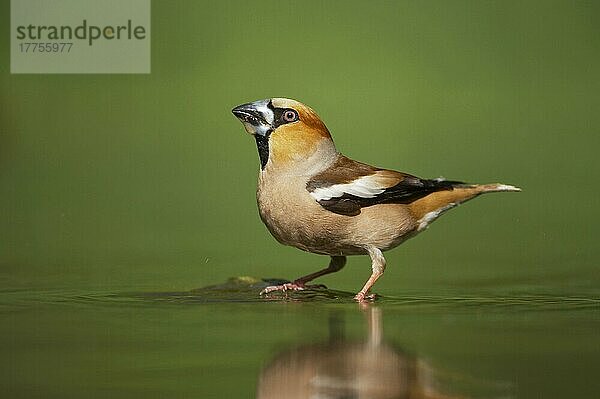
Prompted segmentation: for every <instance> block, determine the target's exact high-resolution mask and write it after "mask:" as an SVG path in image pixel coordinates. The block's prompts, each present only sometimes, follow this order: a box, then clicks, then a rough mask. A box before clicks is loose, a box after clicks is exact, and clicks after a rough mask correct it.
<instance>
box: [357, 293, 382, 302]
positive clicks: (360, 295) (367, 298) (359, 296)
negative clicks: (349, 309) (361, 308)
mask: <svg viewBox="0 0 600 399" xmlns="http://www.w3.org/2000/svg"><path fill="white" fill-rule="evenodd" d="M375 298H377V294H365V293H364V292H359V293H358V294H356V295H355V296H354V300H355V301H356V302H358V303H364V302H367V301H373V300H375Z"/></svg>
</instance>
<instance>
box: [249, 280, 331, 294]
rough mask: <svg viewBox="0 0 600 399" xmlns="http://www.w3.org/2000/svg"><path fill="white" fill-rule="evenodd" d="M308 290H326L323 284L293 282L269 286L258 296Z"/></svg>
mask: <svg viewBox="0 0 600 399" xmlns="http://www.w3.org/2000/svg"><path fill="white" fill-rule="evenodd" d="M307 288H310V289H313V288H327V287H325V286H324V285H323V284H315V285H305V284H303V283H300V282H293V283H285V284H281V285H270V286H268V287H266V288H264V289H263V290H262V291H261V292H260V294H259V295H265V294H268V293H271V292H274V291H283V292H286V291H304V290H305V289H307Z"/></svg>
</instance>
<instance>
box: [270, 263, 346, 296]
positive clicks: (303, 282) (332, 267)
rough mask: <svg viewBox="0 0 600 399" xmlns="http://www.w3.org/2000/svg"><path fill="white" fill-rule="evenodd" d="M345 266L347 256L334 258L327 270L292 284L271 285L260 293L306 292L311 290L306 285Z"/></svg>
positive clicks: (301, 278)
mask: <svg viewBox="0 0 600 399" xmlns="http://www.w3.org/2000/svg"><path fill="white" fill-rule="evenodd" d="M345 264H346V257H345V256H332V257H331V261H330V262H329V266H327V267H326V268H325V269H323V270H319V271H318V272H314V273H311V274H308V275H306V276H302V277H300V278H298V279H296V280H294V281H293V282H292V283H286V284H282V285H271V286H269V287H266V288H265V289H264V290H262V291H261V292H260V295H263V294H268V293H269V292H273V291H288V290H291V291H301V290H304V289H305V288H309V286H307V285H306V283H308V282H309V281H312V280H314V279H316V278H317V277H321V276H324V275H326V274H329V273H335V272H337V271H339V270H341V269H342V267H344V265H345Z"/></svg>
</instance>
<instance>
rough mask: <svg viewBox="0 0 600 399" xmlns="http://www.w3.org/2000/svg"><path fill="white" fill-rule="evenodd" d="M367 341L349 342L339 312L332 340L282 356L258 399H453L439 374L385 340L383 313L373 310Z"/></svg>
mask: <svg viewBox="0 0 600 399" xmlns="http://www.w3.org/2000/svg"><path fill="white" fill-rule="evenodd" d="M363 310H364V313H365V317H366V318H367V326H368V334H367V339H366V340H364V341H352V340H347V339H346V338H345V337H344V331H343V322H342V320H341V318H340V315H339V314H333V315H332V316H331V317H330V321H329V323H330V326H329V330H330V337H329V341H327V342H323V343H316V344H309V345H303V346H299V347H296V348H293V349H290V350H286V351H284V352H281V353H279V354H278V355H277V356H276V357H275V358H274V359H273V360H272V361H271V362H270V363H269V364H268V365H267V366H265V367H264V369H263V370H262V372H261V375H260V378H259V381H258V392H257V397H258V398H261V399H267V398H282V397H285V398H311V399H334V398H335V399H342V398H344V399H349V398H370V399H379V398H381V399H383V398H406V399H417V398H418V399H426V398H427V399H442V398H443V399H451V398H458V396H447V395H444V394H442V393H440V392H437V391H436V389H435V387H434V385H435V381H434V376H433V370H432V369H431V368H430V367H429V366H428V365H427V364H426V363H425V362H423V361H421V360H419V359H418V358H417V357H416V356H414V355H411V354H410V353H407V352H404V351H402V350H399V349H397V348H395V347H393V346H391V345H389V344H387V343H386V342H385V341H384V340H383V332H382V325H381V309H379V308H377V307H373V306H367V307H366V308H365V309H363Z"/></svg>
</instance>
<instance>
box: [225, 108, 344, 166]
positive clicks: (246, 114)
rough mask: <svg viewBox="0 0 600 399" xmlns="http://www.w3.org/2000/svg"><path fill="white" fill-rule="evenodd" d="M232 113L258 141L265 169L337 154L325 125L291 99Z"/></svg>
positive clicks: (314, 114) (240, 109)
mask: <svg viewBox="0 0 600 399" xmlns="http://www.w3.org/2000/svg"><path fill="white" fill-rule="evenodd" d="M231 112H233V114H234V115H235V116H236V117H237V118H238V119H239V120H240V121H241V122H242V124H243V125H244V127H245V128H246V131H247V132H248V133H250V134H252V135H254V138H255V139H256V144H257V146H258V153H259V156H260V162H261V167H262V169H265V167H266V166H267V164H268V163H271V164H272V165H273V166H275V167H285V166H291V165H293V164H295V163H299V162H305V161H306V160H308V159H310V158H311V157H313V156H319V155H321V154H320V153H321V152H323V154H322V156H326V155H327V154H329V153H331V152H333V153H335V152H336V151H335V146H334V145H333V140H332V139H331V135H330V134H329V131H328V130H327V127H326V126H325V124H324V123H323V122H322V121H321V119H320V118H319V116H318V115H317V114H316V113H315V111H313V110H312V109H311V108H309V107H307V106H306V105H304V104H302V103H300V102H298V101H296V100H290V99H287V98H270V99H266V100H258V101H254V102H251V103H247V104H242V105H239V106H237V107H235V108H234V109H233V110H232V111H231Z"/></svg>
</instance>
